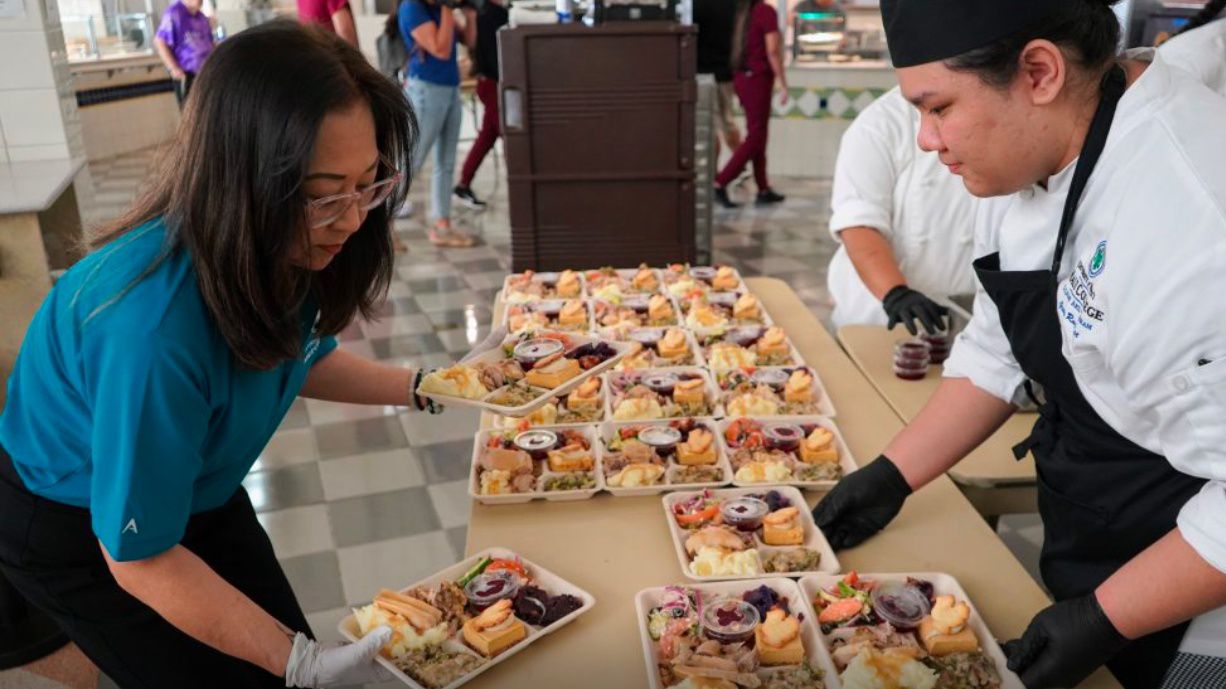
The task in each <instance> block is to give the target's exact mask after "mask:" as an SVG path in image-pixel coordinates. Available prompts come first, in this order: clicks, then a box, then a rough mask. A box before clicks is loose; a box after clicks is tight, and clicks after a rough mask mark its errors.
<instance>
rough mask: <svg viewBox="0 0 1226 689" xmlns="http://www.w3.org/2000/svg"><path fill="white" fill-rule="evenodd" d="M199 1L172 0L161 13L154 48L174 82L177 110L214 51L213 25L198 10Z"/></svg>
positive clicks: (181, 105) (200, 0)
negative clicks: (177, 101)
mask: <svg viewBox="0 0 1226 689" xmlns="http://www.w3.org/2000/svg"><path fill="white" fill-rule="evenodd" d="M201 2H202V0H175V2H174V3H172V4H171V5H170V6H169V7H167V8H166V11H165V12H163V13H162V23H161V24H159V25H158V30H157V35H156V36H154V38H153V45H154V46H155V47H156V48H157V51H158V56H159V57H161V58H162V62H163V63H164V64H165V65H166V69H168V70H170V75H171V76H172V77H173V78H174V80H175V97H176V98H178V100H179V107H180V108H181V107H183V101H184V100H185V99H186V98H187V92H188V91H189V90H190V89H191V87H192V81H193V80H194V79H195V78H196V74H197V73H199V72H200V68H201V67H203V66H204V61H205V59H206V58H207V57H208V56H209V53H211V52H213V25H212V24H210V23H209V18H208V17H206V16H205V15H204V14H203V13H202V12H201V11H200V3H201Z"/></svg>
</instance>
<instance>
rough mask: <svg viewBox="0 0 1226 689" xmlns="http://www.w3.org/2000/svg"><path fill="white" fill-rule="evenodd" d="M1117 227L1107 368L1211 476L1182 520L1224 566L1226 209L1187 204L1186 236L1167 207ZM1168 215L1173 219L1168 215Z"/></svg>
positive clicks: (1175, 461)
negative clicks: (1166, 215)
mask: <svg viewBox="0 0 1226 689" xmlns="http://www.w3.org/2000/svg"><path fill="white" fill-rule="evenodd" d="M1136 220H1137V222H1138V225H1137V228H1129V231H1127V232H1120V231H1119V230H1120V229H1121V228H1117V230H1116V231H1115V232H1113V233H1112V235H1111V237H1110V244H1109V246H1108V247H1107V249H1106V256H1107V264H1106V267H1105V268H1104V272H1107V271H1110V270H1111V269H1112V267H1114V266H1113V265H1112V264H1113V263H1114V264H1117V265H1120V266H1121V267H1126V268H1127V273H1126V274H1125V275H1120V276H1117V279H1116V280H1113V281H1112V282H1111V283H1110V289H1109V291H1108V292H1106V293H1105V295H1104V296H1105V299H1104V302H1103V303H1104V305H1105V307H1106V308H1105V309H1104V312H1105V314H1104V316H1103V322H1104V323H1105V325H1106V327H1107V332H1108V333H1109V334H1110V337H1109V338H1108V340H1107V341H1106V342H1105V343H1104V345H1103V352H1102V357H1101V359H1102V364H1103V366H1104V367H1105V369H1106V370H1105V371H1103V372H1102V374H1103V375H1104V376H1107V375H1111V374H1114V378H1115V379H1116V380H1115V382H1116V384H1117V385H1118V386H1119V387H1120V391H1121V392H1122V393H1123V396H1124V398H1125V399H1127V400H1129V402H1130V404H1131V405H1132V406H1133V408H1134V409H1137V410H1140V414H1141V415H1142V417H1143V418H1145V419H1146V420H1149V421H1152V423H1153V424H1154V428H1155V431H1156V433H1155V435H1156V437H1157V441H1158V444H1159V446H1160V447H1159V449H1160V452H1161V454H1163V455H1164V456H1165V457H1166V458H1167V460H1168V461H1169V462H1170V463H1171V465H1172V466H1174V467H1175V468H1176V469H1178V470H1179V471H1182V472H1184V473H1186V474H1190V475H1193V476H1199V477H1202V478H1206V479H1208V480H1209V482H1208V483H1207V484H1206V485H1205V487H1204V489H1203V490H1202V491H1201V492H1200V493H1199V494H1198V495H1196V496H1195V497H1193V498H1192V499H1191V500H1189V501H1188V502H1187V504H1185V505H1184V507H1183V509H1182V511H1181V512H1180V513H1179V517H1178V522H1177V523H1178V526H1179V529H1180V532H1181V533H1182V534H1183V537H1184V538H1185V539H1186V540H1187V541H1188V543H1189V544H1190V545H1191V546H1192V547H1193V548H1194V549H1195V550H1196V552H1197V553H1199V554H1200V556H1201V557H1203V558H1204V559H1205V560H1206V561H1207V562H1209V563H1210V564H1211V565H1213V566H1214V567H1216V568H1217V569H1219V570H1221V571H1223V572H1226V299H1222V298H1221V295H1222V294H1223V293H1226V215H1224V214H1223V213H1222V212H1221V211H1220V210H1219V209H1218V208H1216V207H1209V206H1208V204H1206V207H1205V208H1204V209H1203V210H1195V209H1186V210H1185V211H1184V212H1182V213H1180V218H1179V220H1178V222H1179V223H1180V224H1183V225H1184V229H1183V230H1176V231H1177V232H1178V234H1179V235H1180V236H1178V237H1171V238H1170V239H1168V240H1166V241H1154V238H1160V237H1162V236H1163V233H1164V229H1163V226H1162V219H1161V212H1160V211H1157V210H1155V211H1154V215H1153V217H1142V218H1136ZM1167 222H1170V221H1169V220H1168V221H1167Z"/></svg>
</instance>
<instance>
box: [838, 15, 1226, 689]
mask: <svg viewBox="0 0 1226 689" xmlns="http://www.w3.org/2000/svg"><path fill="white" fill-rule="evenodd" d="M1111 4H1112V3H1111V2H1109V1H1108V0H1030V1H1029V2H1026V3H1016V4H1010V8H1011V9H1010V11H1008V12H1005V11H1001V9H1000V7H1001V6H1000V3H999V0H884V1H883V2H882V3H881V5H882V13H883V16H884V19H885V26H886V33H887V37H888V40H889V43H890V50H891V56H892V59H893V61H894V65H895V68H896V70H897V74H898V78H899V84H900V86H901V89H902V94H903V96H904V97H905V98H906V99H907V100H908V101H910V102H911V103H913V104H914V105H915V106H916V108H917V109H918V111H919V113H920V116H921V126H920V132H919V139H918V141H919V145H920V147H921V148H923V149H924V150H927V151H934V152H936V153H937V154H938V155H939V156H940V158H941V161H942V162H943V163H945V164H946V165H947V166H948V167H949V170H950V172H951V173H952V174H955V175H957V176H959V177H960V178H961V179H962V181H963V182H964V184H965V185H966V187H967V189H968V190H969V191H970V192H971V193H973V194H975V195H976V196H981V197H988V196H1001V195H1010V194H1011V195H1012V198H1011V199H1009V201H1008V205H1007V207H1006V208H1005V209H1004V210H1003V213H1002V215H1001V216H1000V219H999V227H998V228H997V229H996V231H995V234H994V235H993V236H994V237H995V239H994V240H993V241H994V243H995V246H994V247H985V250H988V249H990V253H985V255H981V256H979V257H978V258H977V259H976V261H975V270H976V276H977V278H978V281H979V287H980V289H979V291H978V292H977V300H976V304H975V309H974V318H973V321H972V323H971V324H970V326H969V327H968V329H967V330H966V331H965V332H964V333H963V334H962V335H960V336H959V338H958V340H957V341H956V343H955V345H954V348H953V352H952V355H951V358H950V360H949V361H948V362H947V363H946V368H945V374H946V376H947V378H946V380H944V381H943V382H942V384H941V387H940V388H939V389H938V390H937V392H936V393H935V394H934V395H933V397H932V398H931V400H930V401H929V403H928V404H927V406H926V407H925V408H924V410H923V411H921V413H920V414H919V415H917V416H916V418H915V419H914V420H913V421H912V422H911V423H910V424H909V425H908V427H907V428H906V429H904V430H903V431H902V432H901V433H900V434H899V435H898V436H896V437H895V438H894V439H893V440H892V441H891V442H890V443H889V444H888V445H887V447H886V448H885V452H884V453H883V454H882V456H880V457H878V458H877V459H876V460H875V461H873V462H871V463H869V464H868V465H866V466H865V467H864V468H862V469H860V470H859V471H856V472H854V473H852V474H849V475H848V476H847V477H846V478H845V479H843V480H842V481H840V482H839V484H838V485H837V486H836V487H835V489H834V490H832V491H831V492H830V493H829V494H828V495H827V496H826V497H825V498H824V499H823V500H822V502H821V503H819V505H818V506H817V508H816V509H815V510H814V516H815V518H816V520H817V523H818V525H819V526H820V527H821V528H822V530H823V531H824V532H825V533H826V535H827V536H828V538H829V539H830V540H831V542H832V545H834V546H835V547H836V548H845V547H850V546H854V545H856V544H857V543H859V542H861V541H863V540H864V539H865V538H868V537H869V536H871V535H872V534H873V533H875V532H876V531H877V530H879V529H881V528H883V527H885V526H886V524H888V523H889V521H890V520H891V519H892V518H893V517H894V515H896V514H897V513H898V510H899V509H901V507H902V504H903V501H904V500H905V499H906V497H907V496H908V495H909V494H910V493H911V492H912V491H913V490H915V489H918V488H920V487H921V486H923V485H924V484H926V483H927V482H928V481H930V480H932V479H933V478H934V477H936V476H939V475H940V474H942V473H944V472H945V471H946V470H947V469H949V468H950V467H951V466H953V465H954V464H955V463H957V462H958V461H959V460H960V459H961V458H962V457H964V456H965V455H966V454H967V453H968V452H969V451H970V450H971V449H973V448H974V447H975V446H976V445H978V444H979V443H980V442H982V441H983V440H984V439H985V438H987V437H988V436H989V435H991V434H992V432H994V431H995V430H996V429H998V428H999V427H1000V426H1001V424H1002V423H1003V422H1004V421H1005V420H1006V419H1007V418H1008V417H1009V416H1010V415H1011V414H1012V413H1013V412H1014V411H1015V408H1014V407H1013V406H1012V404H1010V402H1011V400H1013V399H1014V395H1015V394H1016V393H1017V391H1018V389H1019V387H1024V388H1026V389H1027V390H1029V391H1031V392H1034V391H1035V390H1036V387H1035V386H1032V385H1030V381H1033V382H1035V383H1038V384H1039V386H1041V388H1042V404H1041V406H1040V420H1039V421H1038V423H1036V425H1035V429H1034V431H1033V433H1032V434H1031V436H1030V438H1029V439H1028V440H1027V441H1026V442H1024V443H1022V444H1021V445H1020V446H1019V447H1018V449H1017V452H1018V454H1019V456H1022V455H1024V454H1025V452H1026V451H1033V453H1034V455H1035V457H1036V467H1037V471H1038V495H1039V511H1040V514H1041V515H1042V517H1043V522H1044V544H1043V552H1042V556H1041V560H1040V568H1041V572H1042V575H1043V580H1044V583H1045V584H1046V585H1047V588H1048V589H1049V590H1050V591H1051V593H1052V594H1053V596H1054V598H1055V601H1056V602H1055V603H1054V604H1053V605H1051V606H1050V607H1048V608H1046V609H1044V610H1042V611H1040V612H1039V613H1038V614H1037V615H1036V616H1035V617H1034V619H1033V620H1032V621H1031V623H1030V624H1029V626H1028V627H1027V629H1026V631H1025V633H1024V634H1023V635H1022V637H1021V638H1020V639H1017V640H1014V641H1011V642H1009V643H1008V644H1006V647H1005V650H1006V654H1007V655H1008V665H1009V669H1011V670H1013V671H1015V672H1017V673H1018V674H1019V675H1020V676H1021V679H1022V681H1023V683H1024V684H1025V685H1026V686H1027V687H1028V688H1029V689H1044V688H1047V687H1069V686H1074V685H1076V684H1077V683H1078V682H1080V681H1081V680H1082V679H1084V678H1085V677H1086V676H1088V675H1089V673H1091V672H1092V671H1093V670H1095V669H1096V668H1098V667H1100V666H1102V665H1106V666H1107V667H1108V668H1109V669H1110V670H1111V671H1112V672H1113V673H1114V674H1115V676H1116V678H1117V679H1118V680H1119V681H1120V682H1121V684H1123V685H1124V686H1125V687H1127V688H1128V689H1151V688H1154V687H1164V689H1184V688H1187V689H1191V688H1193V687H1195V688H1197V689H1201V688H1207V687H1223V686H1226V660H1223V657H1226V633H1223V632H1222V631H1220V629H1219V628H1218V627H1216V626H1215V624H1214V620H1215V619H1216V620H1219V621H1220V620H1221V619H1222V615H1223V613H1222V612H1221V611H1219V610H1217V609H1218V608H1220V607H1221V606H1223V605H1226V298H1223V294H1226V155H1224V154H1223V152H1226V127H1224V126H1222V123H1223V122H1226V99H1223V98H1221V97H1220V96H1218V95H1217V94H1215V93H1213V92H1212V91H1211V90H1210V89H1208V88H1206V87H1205V85H1204V84H1202V83H1200V82H1199V81H1197V80H1196V79H1194V78H1193V77H1192V76H1190V75H1189V74H1188V73H1187V72H1186V71H1184V70H1182V69H1178V68H1173V67H1171V66H1170V65H1168V64H1166V62H1165V61H1164V59H1163V57H1162V56H1161V54H1157V53H1155V51H1153V50H1142V51H1132V52H1129V53H1128V54H1127V55H1125V56H1117V55H1116V54H1115V50H1116V45H1117V44H1118V40H1119V27H1118V23H1117V20H1116V18H1115V15H1114V13H1113V12H1112V10H1111V7H1110V5H1111ZM968 556H970V557H973V556H974V554H973V553H968ZM997 594H998V595H1008V592H1007V591H1000V592H997ZM1194 619H1195V622H1194V623H1192V624H1191V627H1190V628H1189V622H1190V621H1192V620H1194Z"/></svg>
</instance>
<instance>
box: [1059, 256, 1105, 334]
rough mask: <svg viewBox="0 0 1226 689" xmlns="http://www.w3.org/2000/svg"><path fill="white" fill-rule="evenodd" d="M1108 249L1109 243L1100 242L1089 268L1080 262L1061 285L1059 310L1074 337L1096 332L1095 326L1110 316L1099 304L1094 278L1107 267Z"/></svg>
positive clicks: (1083, 262)
mask: <svg viewBox="0 0 1226 689" xmlns="http://www.w3.org/2000/svg"><path fill="white" fill-rule="evenodd" d="M1106 250H1107V242H1106V241H1102V242H1099V243H1098V246H1097V247H1096V248H1095V250H1094V255H1093V256H1092V257H1091V259H1090V267H1089V269H1088V270H1087V268H1086V262H1085V261H1080V260H1079V261H1077V265H1076V267H1075V268H1073V272H1072V273H1070V274H1069V276H1068V278H1067V279H1066V280H1065V281H1064V283H1063V284H1061V285H1060V294H1059V297H1058V298H1057V299H1056V308H1057V309H1058V310H1059V312H1060V318H1061V319H1063V320H1064V322H1065V323H1067V324H1068V326H1069V332H1070V333H1072V335H1073V337H1081V335H1082V334H1083V333H1088V332H1090V331H1092V330H1094V326H1095V324H1096V323H1101V322H1102V321H1103V319H1104V318H1106V316H1107V314H1106V312H1105V311H1104V310H1103V308H1102V307H1101V306H1098V305H1097V304H1096V303H1095V302H1096V301H1097V296H1098V295H1097V294H1096V293H1095V291H1094V278H1095V277H1098V276H1099V275H1101V274H1102V272H1103V268H1104V267H1105V265H1106Z"/></svg>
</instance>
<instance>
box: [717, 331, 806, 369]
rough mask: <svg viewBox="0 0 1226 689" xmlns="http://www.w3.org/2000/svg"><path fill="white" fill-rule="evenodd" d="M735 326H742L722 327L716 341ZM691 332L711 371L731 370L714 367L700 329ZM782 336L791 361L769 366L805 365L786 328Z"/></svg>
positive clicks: (756, 366)
mask: <svg viewBox="0 0 1226 689" xmlns="http://www.w3.org/2000/svg"><path fill="white" fill-rule="evenodd" d="M737 327H742V326H731V327H729V328H724V329H723V332H721V333H719V335H718V337H719V340H718V341H721V342H722V341H724V338H725V336H726V335H727V331H728V330H731V329H732V328H737ZM743 327H754V326H743ZM693 332H694V337H695V338H696V339H697V340H698V343H699V346H700V347H701V348H702V356H703V358H704V359H705V360H706V362H707V366H708V367H709V368H710V369H711V371H712V372H716V371H730V370H732V369H729V368H724V367H719V368H716V367H715V366H714V365H713V364H712V363H711V352H710V351H709V350H710V349H711V347H710V345H707V346H703V345H702V340H703V338H704V333H703V332H702V331H699V330H694V331H693ZM783 338H784V340H785V341H786V342H787V345H788V351H789V352H791V355H792V363H790V364H770V365H769V367H772V368H778V367H784V368H795V367H797V366H805V365H807V364H806V363H805V358H804V357H803V356H801V354H800V350H799V349H796V345H795V344H793V343H792V338H791V337H790V336H789V335H788V334H787V329H786V328H785V329H784V332H783ZM767 367H768V366H767V365H766V364H761V365H757V364H755V368H767Z"/></svg>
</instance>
